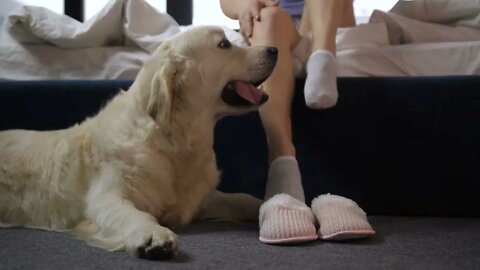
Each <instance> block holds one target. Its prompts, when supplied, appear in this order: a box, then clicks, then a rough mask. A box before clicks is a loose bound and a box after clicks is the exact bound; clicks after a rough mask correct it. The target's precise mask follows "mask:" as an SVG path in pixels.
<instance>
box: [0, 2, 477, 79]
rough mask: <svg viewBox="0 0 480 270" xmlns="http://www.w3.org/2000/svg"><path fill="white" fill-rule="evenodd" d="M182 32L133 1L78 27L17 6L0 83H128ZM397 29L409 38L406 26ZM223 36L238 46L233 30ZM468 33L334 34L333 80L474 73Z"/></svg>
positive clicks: (4, 36)
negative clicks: (454, 37) (446, 38)
mask: <svg viewBox="0 0 480 270" xmlns="http://www.w3.org/2000/svg"><path fill="white" fill-rule="evenodd" d="M382 15H385V14H382ZM389 15H390V14H388V13H386V15H385V16H387V17H388V16H389ZM385 16H384V17H382V18H385ZM395 16H397V17H396V18H398V16H400V15H398V14H397V15H395ZM402 20H403V19H402ZM409 20H411V19H409ZM420 23H421V22H420ZM429 25H431V24H427V25H426V26H425V25H424V26H425V27H424V29H425V30H424V31H428V27H429ZM433 27H437V25H433ZM394 29H395V28H394ZM182 30H183V28H182V27H179V26H178V24H177V23H176V22H175V21H174V20H173V19H172V18H171V17H170V16H169V15H167V14H164V13H159V12H158V11H157V10H155V9H154V8H153V7H151V6H149V5H148V4H147V3H146V2H145V1H141V0H111V1H110V2H109V3H108V4H107V5H106V7H105V8H104V9H103V10H102V11H101V12H100V13H99V14H97V15H96V16H94V17H93V18H91V19H90V20H88V21H87V22H85V23H79V22H77V21H75V20H73V19H71V18H70V17H67V16H64V15H61V14H56V13H54V12H51V11H49V10H46V9H43V8H39V7H29V6H25V7H22V8H20V9H17V10H15V11H14V12H13V13H11V14H10V15H9V18H8V21H7V22H6V23H5V24H4V25H3V30H2V32H1V33H0V79H15V80H42V79H133V78H134V77H135V75H136V74H137V72H138V71H139V70H140V68H141V67H142V65H143V63H144V61H145V60H146V59H147V58H148V57H149V55H150V53H151V52H152V51H153V50H154V49H155V48H156V47H157V46H158V45H159V44H161V42H163V41H164V40H165V39H167V38H170V37H171V36H173V35H175V34H176V33H178V32H180V31H182ZM401 30H402V31H403V32H402V33H410V32H409V29H408V24H407V26H405V27H403V28H402V29H401ZM448 30H452V29H450V28H449V29H448ZM225 31H226V32H227V34H228V36H229V37H230V38H231V39H234V40H235V43H237V44H242V39H241V36H240V35H239V34H238V33H237V32H235V31H232V30H229V29H225ZM475 31H479V30H478V29H473V30H470V29H469V35H470V37H469V38H466V39H465V40H467V41H461V42H434V43H431V42H425V41H424V40H423V41H422V42H423V43H422V44H417V43H414V44H400V45H391V42H390V40H391V36H392V34H395V35H398V34H399V33H392V30H391V27H389V22H387V21H382V20H378V19H377V20H376V23H371V24H367V25H360V26H358V27H355V28H351V29H341V30H339V32H338V34H337V44H338V46H337V47H338V51H337V59H338V72H339V76H418V75H439V76H440V75H471V74H480V41H475V40H471V39H472V38H471V36H472V33H473V37H474V38H473V39H475V37H476V36H475V35H476V32H475ZM402 33H400V34H402ZM479 33H480V32H479ZM427 41H428V40H427ZM412 42H415V41H414V40H413V39H412ZM243 45H245V44H244V43H243ZM308 50H309V38H305V39H304V40H303V42H301V43H300V45H299V46H298V47H297V49H296V51H295V56H296V57H295V63H296V73H297V75H299V76H301V75H302V74H304V70H303V66H304V63H305V61H306V59H307V58H308Z"/></svg>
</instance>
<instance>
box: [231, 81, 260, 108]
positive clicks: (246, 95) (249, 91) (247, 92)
mask: <svg viewBox="0 0 480 270" xmlns="http://www.w3.org/2000/svg"><path fill="white" fill-rule="evenodd" d="M233 88H234V89H235V91H236V92H237V94H238V95H239V96H241V97H242V98H243V99H245V100H247V101H248V102H250V103H252V104H253V105H257V104H260V101H261V100H262V91H260V89H258V88H256V87H255V86H253V85H251V84H248V83H244V82H241V81H235V82H234V83H233Z"/></svg>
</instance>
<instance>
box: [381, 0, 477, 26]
mask: <svg viewBox="0 0 480 270" xmlns="http://www.w3.org/2000/svg"><path fill="white" fill-rule="evenodd" d="M390 12H391V13H395V14H398V15H402V16H405V17H409V18H412V19H416V20H420V21H425V22H432V23H439V24H449V25H463V26H474V27H480V0H414V1H407V0H401V1H398V3H397V4H396V5H395V6H394V7H393V8H392V9H391V10H390Z"/></svg>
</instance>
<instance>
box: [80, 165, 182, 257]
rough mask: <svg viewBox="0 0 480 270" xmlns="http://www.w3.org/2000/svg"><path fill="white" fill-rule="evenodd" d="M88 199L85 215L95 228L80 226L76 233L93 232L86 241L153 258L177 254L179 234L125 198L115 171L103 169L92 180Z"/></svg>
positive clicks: (87, 236)
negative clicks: (98, 175)
mask: <svg viewBox="0 0 480 270" xmlns="http://www.w3.org/2000/svg"><path fill="white" fill-rule="evenodd" d="M86 199H87V200H86V201H87V209H86V215H87V217H88V220H89V221H90V223H91V225H93V226H94V228H95V229H94V230H88V229H85V230H83V231H82V228H81V226H79V227H78V228H77V232H78V230H80V232H78V233H79V234H80V235H82V234H83V236H85V234H89V233H90V232H89V231H93V233H90V235H86V238H87V240H92V241H93V242H94V244H96V245H100V246H103V247H107V248H109V249H114V250H127V251H129V252H130V253H132V254H133V255H135V256H137V257H141V258H146V259H152V260H159V259H168V258H170V257H173V256H174V255H175V254H176V253H177V248H178V238H177V235H176V234H175V233H173V232H172V231H171V230H169V229H168V228H166V227H163V226H160V225H159V224H158V222H157V220H156V219H155V217H153V216H152V215H150V214H148V213H146V212H142V211H140V210H138V209H137V208H135V206H134V205H133V203H132V202H131V201H129V200H126V199H125V198H124V196H123V193H122V183H121V181H120V178H119V177H118V175H116V173H115V172H113V170H104V171H103V173H102V175H101V177H100V179H98V180H97V181H94V182H93V183H92V186H91V188H90V190H89V192H88V195H87V198H86ZM85 227H88V226H85ZM89 238H90V239H89Z"/></svg>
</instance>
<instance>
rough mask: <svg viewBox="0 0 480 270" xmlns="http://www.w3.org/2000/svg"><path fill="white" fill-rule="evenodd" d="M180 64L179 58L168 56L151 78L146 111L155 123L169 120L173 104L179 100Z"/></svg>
mask: <svg viewBox="0 0 480 270" xmlns="http://www.w3.org/2000/svg"><path fill="white" fill-rule="evenodd" d="M182 63H183V60H182V59H181V57H175V56H173V55H169V56H168V57H166V58H165V61H164V62H163V63H162V66H161V68H160V69H159V70H158V71H156V72H155V74H154V75H153V77H152V82H151V84H150V87H151V89H150V91H149V92H150V93H149V97H148V102H147V104H146V110H147V113H148V115H150V117H152V118H153V119H155V120H156V121H168V120H169V119H170V114H171V112H172V109H173V106H174V105H173V103H174V101H175V100H176V99H178V98H179V94H180V88H181V86H182V80H183V78H182V77H183V76H182V75H181V72H182V70H183V68H182V66H183V64H182Z"/></svg>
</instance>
